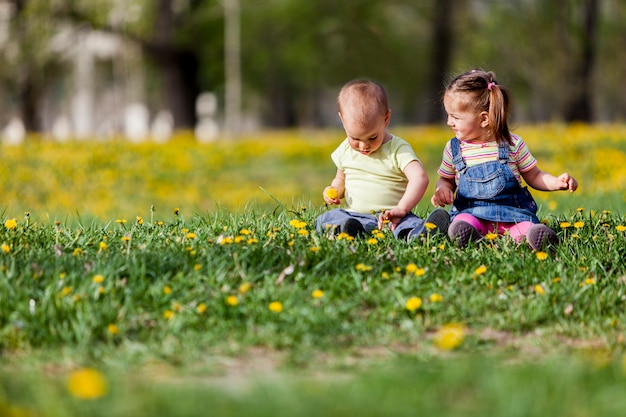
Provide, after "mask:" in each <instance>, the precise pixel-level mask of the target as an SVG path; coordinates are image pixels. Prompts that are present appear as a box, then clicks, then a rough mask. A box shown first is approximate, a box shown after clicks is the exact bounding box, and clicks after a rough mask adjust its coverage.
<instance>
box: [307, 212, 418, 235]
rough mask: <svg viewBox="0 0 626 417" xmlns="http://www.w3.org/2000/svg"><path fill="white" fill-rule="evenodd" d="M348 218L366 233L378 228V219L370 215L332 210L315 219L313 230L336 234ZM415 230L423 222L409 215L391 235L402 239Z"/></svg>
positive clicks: (321, 233) (320, 232)
mask: <svg viewBox="0 0 626 417" xmlns="http://www.w3.org/2000/svg"><path fill="white" fill-rule="evenodd" d="M350 218H352V219H356V220H358V221H359V222H360V223H361V224H362V225H363V228H365V230H366V231H367V232H371V231H372V230H374V229H376V228H378V218H377V217H376V216H374V215H372V214H362V213H355V212H352V211H347V210H344V209H332V210H329V211H327V212H326V213H324V214H322V215H321V216H319V217H318V218H317V220H316V221H315V229H316V230H317V233H319V234H320V235H323V234H325V233H328V232H331V233H334V232H335V230H336V232H337V233H338V232H339V227H340V226H341V225H342V223H343V222H345V221H346V220H347V219H350ZM415 228H422V229H423V228H424V220H422V219H420V218H419V217H417V216H416V215H415V214H413V213H409V214H407V215H406V216H404V217H403V218H402V220H400V222H399V223H398V224H397V226H396V228H395V229H394V230H393V232H392V233H393V235H394V237H395V238H396V239H398V238H404V237H405V236H406V235H407V233H409V232H410V231H411V230H413V229H415ZM333 229H334V230H333ZM419 233H421V230H419V231H418V235H419Z"/></svg>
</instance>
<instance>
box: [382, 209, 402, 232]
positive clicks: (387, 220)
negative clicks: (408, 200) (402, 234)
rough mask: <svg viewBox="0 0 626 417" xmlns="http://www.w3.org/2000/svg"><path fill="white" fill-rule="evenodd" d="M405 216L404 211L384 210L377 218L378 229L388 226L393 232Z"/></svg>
mask: <svg viewBox="0 0 626 417" xmlns="http://www.w3.org/2000/svg"><path fill="white" fill-rule="evenodd" d="M406 215H407V212H406V211H405V210H402V209H399V208H398V207H395V208H392V209H391V210H384V211H383V212H382V213H381V214H380V215H379V216H378V228H379V229H382V228H383V226H384V225H385V224H389V228H390V229H391V230H395V228H396V226H397V225H398V223H400V220H402V219H403V218H404V216H406Z"/></svg>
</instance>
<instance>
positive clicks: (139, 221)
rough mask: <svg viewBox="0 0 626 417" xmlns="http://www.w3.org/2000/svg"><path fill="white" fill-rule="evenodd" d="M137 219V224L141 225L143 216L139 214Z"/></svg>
mask: <svg viewBox="0 0 626 417" xmlns="http://www.w3.org/2000/svg"><path fill="white" fill-rule="evenodd" d="M136 221H137V224H138V225H140V226H141V225H142V224H143V217H141V216H137V219H136Z"/></svg>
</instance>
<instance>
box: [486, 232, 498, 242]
mask: <svg viewBox="0 0 626 417" xmlns="http://www.w3.org/2000/svg"><path fill="white" fill-rule="evenodd" d="M497 237H498V234H497V233H493V232H489V233H487V234H486V235H485V239H487V240H495V239H497Z"/></svg>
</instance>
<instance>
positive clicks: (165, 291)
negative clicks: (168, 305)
mask: <svg viewBox="0 0 626 417" xmlns="http://www.w3.org/2000/svg"><path fill="white" fill-rule="evenodd" d="M171 293H172V287H170V286H169V285H166V286H165V287H163V294H165V295H169V294H171Z"/></svg>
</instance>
